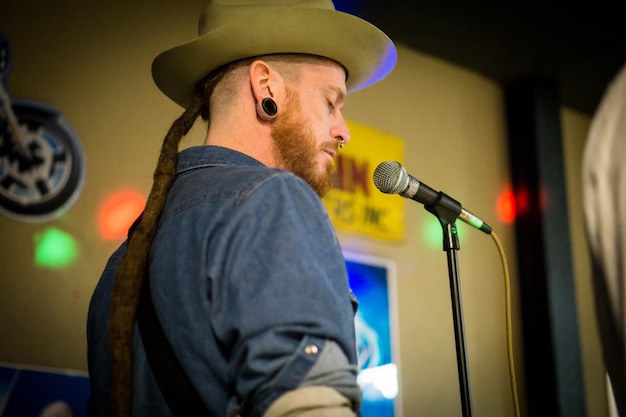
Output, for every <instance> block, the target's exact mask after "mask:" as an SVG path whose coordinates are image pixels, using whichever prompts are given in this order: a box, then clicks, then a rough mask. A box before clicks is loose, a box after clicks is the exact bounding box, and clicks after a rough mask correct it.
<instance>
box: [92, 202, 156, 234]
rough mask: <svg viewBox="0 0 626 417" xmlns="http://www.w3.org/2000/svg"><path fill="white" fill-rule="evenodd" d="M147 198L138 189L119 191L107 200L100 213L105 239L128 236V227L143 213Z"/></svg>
mask: <svg viewBox="0 0 626 417" xmlns="http://www.w3.org/2000/svg"><path fill="white" fill-rule="evenodd" d="M145 205H146V199H145V198H144V196H143V195H142V194H140V193H138V192H136V191H128V190H124V191H118V192H115V193H113V194H111V195H110V196H109V197H107V199H106V200H105V202H104V204H103V205H102V208H101V209H100V212H99V214H98V226H99V228H100V233H101V234H102V237H103V238H105V239H110V240H112V239H120V238H124V237H126V234H127V232H128V228H129V227H130V226H131V225H132V224H133V222H134V221H135V219H137V217H138V216H139V214H141V212H142V210H143V208H144V206H145Z"/></svg>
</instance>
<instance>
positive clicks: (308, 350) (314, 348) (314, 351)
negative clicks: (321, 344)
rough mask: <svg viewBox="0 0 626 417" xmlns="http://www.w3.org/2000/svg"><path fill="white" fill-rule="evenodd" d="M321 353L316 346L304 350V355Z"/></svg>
mask: <svg viewBox="0 0 626 417" xmlns="http://www.w3.org/2000/svg"><path fill="white" fill-rule="evenodd" d="M317 352H319V348H318V347H317V346H315V345H309V346H307V347H305V348H304V353H306V354H307V355H316V354H317Z"/></svg>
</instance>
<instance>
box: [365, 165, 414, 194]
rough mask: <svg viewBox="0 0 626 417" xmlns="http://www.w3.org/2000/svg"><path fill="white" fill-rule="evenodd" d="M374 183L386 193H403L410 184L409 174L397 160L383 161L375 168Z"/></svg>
mask: <svg viewBox="0 0 626 417" xmlns="http://www.w3.org/2000/svg"><path fill="white" fill-rule="evenodd" d="M373 177H374V185H376V188H378V189H379V190H380V191H382V192H383V193H385V194H398V193H401V192H402V191H404V190H405V189H406V187H408V185H409V174H407V172H406V169H404V167H403V166H402V165H401V164H400V163H399V162H395V161H385V162H381V163H380V165H378V166H377V167H376V169H375V170H374V176H373Z"/></svg>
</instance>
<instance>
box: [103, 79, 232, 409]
mask: <svg viewBox="0 0 626 417" xmlns="http://www.w3.org/2000/svg"><path fill="white" fill-rule="evenodd" d="M226 71H227V69H218V70H216V71H215V72H214V73H212V74H211V75H209V76H208V77H207V78H205V79H204V80H202V81H201V82H199V83H198V84H197V87H196V89H195V93H194V96H193V98H192V100H191V103H190V104H189V106H188V107H187V109H186V110H185V111H184V112H183V114H182V115H181V116H180V117H179V118H178V119H176V120H175V121H174V123H173V124H172V126H171V127H170V129H169V131H168V132H167V135H166V136H165V139H164V140H163V146H162V147H161V154H160V156H159V162H158V164H157V167H156V169H155V171H154V177H153V184H152V189H151V191H150V195H149V197H148V201H147V203H146V207H145V209H144V212H143V214H142V215H141V218H140V219H139V220H138V223H137V225H136V229H134V231H133V233H132V234H131V236H130V237H129V240H128V246H127V250H126V253H125V255H124V257H123V258H122V260H121V262H120V265H119V268H118V271H117V275H116V277H115V282H114V284H113V290H112V295H111V311H110V314H109V340H110V344H111V351H112V375H111V376H112V382H111V400H112V407H113V413H114V415H115V416H116V417H130V415H131V391H132V372H133V371H132V342H133V330H134V325H135V313H136V310H137V305H138V302H139V296H140V293H141V288H142V285H144V281H145V278H146V277H147V275H148V254H149V251H150V246H151V245H152V241H153V240H154V236H155V235H156V230H157V225H158V221H159V218H160V216H161V212H162V211H163V206H164V205H165V200H166V198H167V194H168V192H169V190H170V188H171V186H172V184H173V183H174V178H175V176H176V168H177V164H178V145H179V143H180V141H181V139H182V138H183V136H185V135H186V134H187V133H188V132H189V130H190V129H191V127H192V126H193V125H194V123H195V121H196V119H197V118H198V116H200V115H201V116H202V118H203V119H205V120H207V121H208V120H209V98H210V96H211V93H212V92H213V89H214V88H215V86H216V85H217V84H218V83H219V81H220V80H221V79H222V77H223V76H224V74H225V72H226Z"/></svg>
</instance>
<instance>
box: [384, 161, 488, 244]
mask: <svg viewBox="0 0 626 417" xmlns="http://www.w3.org/2000/svg"><path fill="white" fill-rule="evenodd" d="M374 185H376V188H378V189H379V190H380V191H381V192H383V193H385V194H400V195H401V196H402V197H406V198H410V199H411V200H415V201H417V202H418V203H422V204H423V205H424V207H426V209H427V210H428V209H432V208H434V207H436V206H437V205H440V204H441V203H442V202H445V203H448V204H447V205H448V206H450V205H452V206H453V207H452V211H453V212H454V214H455V216H456V217H458V218H459V219H461V220H463V221H464V222H465V223H467V224H469V225H470V226H472V227H475V228H476V229H478V230H482V231H483V232H485V233H487V234H488V235H489V234H491V226H489V225H488V224H487V223H485V222H484V221H482V220H481V219H479V218H478V217H476V216H475V215H473V214H472V213H470V212H469V211H467V210H465V209H464V208H463V207H461V204H460V203H459V202H458V201H456V200H454V199H452V198H451V197H449V196H447V195H446V194H444V193H442V192H437V191H435V190H433V189H432V188H430V187H429V186H427V185H426V184H424V183H421V182H419V181H418V180H417V179H415V178H414V177H412V176H411V175H409V174H408V173H407V172H406V169H405V168H404V167H403V166H402V165H401V164H400V163H399V162H395V161H385V162H381V163H380V164H379V165H378V166H377V167H376V169H375V170H374ZM429 211H430V210H429Z"/></svg>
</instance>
